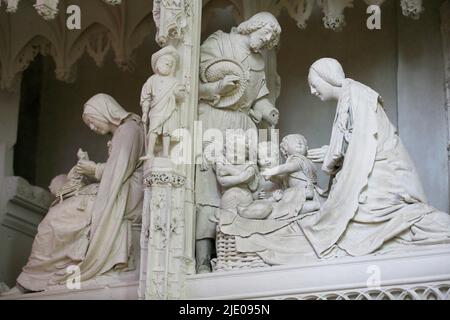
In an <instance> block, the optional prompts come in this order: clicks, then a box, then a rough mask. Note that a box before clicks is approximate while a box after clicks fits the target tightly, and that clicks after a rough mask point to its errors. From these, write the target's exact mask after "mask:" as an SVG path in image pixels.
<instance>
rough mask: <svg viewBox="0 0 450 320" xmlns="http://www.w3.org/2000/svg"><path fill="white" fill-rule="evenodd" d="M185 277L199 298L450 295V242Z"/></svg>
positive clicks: (93, 291) (89, 291) (99, 289)
mask: <svg viewBox="0 0 450 320" xmlns="http://www.w3.org/2000/svg"><path fill="white" fill-rule="evenodd" d="M377 277H378V278H379V279H378V280H379V283H377V281H376V280H377V279H376V278H377ZM186 281H187V282H186V292H187V295H186V297H185V298H187V299H195V300H196V299H205V300H207V299H279V300H294V299H295V300H450V248H447V249H441V250H431V251H425V252H422V253H416V254H408V255H396V256H379V257H366V258H353V259H340V260H335V261H329V262H323V263H315V264H310V265H298V266H287V267H272V268H267V269H258V270H250V271H240V272H224V273H215V274H206V275H196V276H191V277H188V278H187V280H186ZM137 289H138V282H137V281H132V280H129V281H126V280H125V279H122V280H120V281H119V280H114V281H112V282H110V283H109V284H107V285H97V286H95V285H93V286H88V287H84V286H83V287H82V289H81V290H54V291H49V292H46V293H39V294H29V295H22V296H15V297H7V298H8V299H20V300H42V299H46V300H54V299H127V300H136V299H138V296H137V292H138V290H137ZM4 299H5V298H4ZM0 300H1V299H0Z"/></svg>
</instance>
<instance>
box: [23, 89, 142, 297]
mask: <svg viewBox="0 0 450 320" xmlns="http://www.w3.org/2000/svg"><path fill="white" fill-rule="evenodd" d="M83 120H84V122H85V123H86V125H87V126H88V127H89V128H90V129H91V130H92V131H94V132H95V133H97V134H100V135H111V136H112V140H111V143H110V145H109V147H110V150H109V158H108V160H107V162H106V163H104V164H96V163H94V162H91V161H88V160H80V161H79V163H78V164H77V166H76V168H75V170H76V172H77V173H78V174H80V175H83V176H85V177H87V178H88V179H87V180H90V181H94V182H93V183H92V184H90V185H87V186H84V187H82V188H81V189H79V190H77V192H76V193H74V194H72V195H71V196H69V197H67V198H65V199H63V201H62V202H61V201H58V202H56V203H55V205H54V206H52V207H51V208H50V210H49V212H48V214H47V215H46V217H45V218H44V220H43V221H42V222H41V224H40V225H39V228H38V233H37V235H36V238H35V240H34V243H33V247H32V251H31V255H30V257H29V260H28V263H27V265H26V266H25V267H24V268H23V271H22V273H21V274H20V276H19V277H18V279H17V284H18V288H20V289H21V291H22V292H24V291H25V292H37V291H43V290H46V289H47V288H49V287H50V286H52V285H58V284H62V283H64V281H65V279H66V278H68V276H70V274H67V273H66V269H67V267H69V266H78V267H79V270H80V272H81V273H80V274H81V281H86V280H90V279H92V278H94V277H96V276H100V275H102V274H104V273H107V272H108V271H111V270H127V269H130V268H132V267H133V266H132V265H131V264H130V261H131V253H132V250H131V242H130V237H131V234H130V233H131V223H132V222H133V221H135V220H137V219H139V218H140V215H141V213H142V198H143V189H142V170H141V163H140V161H139V158H140V157H141V156H142V155H143V153H144V130H143V127H142V124H141V120H140V118H139V117H138V116H137V115H134V114H132V113H128V112H126V111H125V110H124V109H123V108H122V107H121V106H120V105H119V104H118V103H117V102H116V101H115V100H114V99H113V98H112V97H110V96H108V95H105V94H99V95H96V96H94V97H93V98H92V99H90V100H89V101H88V102H87V103H86V105H85V107H84V112H83ZM18 288H16V289H15V290H16V291H18Z"/></svg>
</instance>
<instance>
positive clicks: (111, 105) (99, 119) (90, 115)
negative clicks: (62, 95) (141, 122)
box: [83, 93, 130, 135]
mask: <svg viewBox="0 0 450 320" xmlns="http://www.w3.org/2000/svg"><path fill="white" fill-rule="evenodd" d="M129 116H130V113H128V112H126V111H125V110H124V109H123V108H122V107H121V106H120V104H119V103H118V102H117V101H116V100H114V98H113V97H111V96H109V95H107V94H103V93H101V94H97V95H95V96H94V97H92V98H91V99H89V101H88V102H86V104H85V105H84V112H83V121H84V123H85V124H86V125H87V126H88V127H89V128H90V129H91V130H92V131H94V132H95V133H97V134H100V135H106V134H112V133H114V131H115V129H117V128H118V127H119V126H120V125H121V124H122V122H123V121H124V120H125V119H126V118H128V117H129Z"/></svg>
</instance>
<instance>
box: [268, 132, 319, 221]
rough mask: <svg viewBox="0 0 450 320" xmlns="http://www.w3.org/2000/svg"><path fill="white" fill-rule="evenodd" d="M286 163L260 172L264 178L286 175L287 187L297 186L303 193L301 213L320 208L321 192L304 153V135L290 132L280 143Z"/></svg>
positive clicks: (312, 165)
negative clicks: (303, 201) (303, 202)
mask: <svg viewBox="0 0 450 320" xmlns="http://www.w3.org/2000/svg"><path fill="white" fill-rule="evenodd" d="M280 149H281V153H282V154H283V156H284V158H285V159H286V163H284V164H283V165H280V166H278V167H274V168H270V169H268V170H265V171H263V172H262V175H263V176H264V177H266V178H272V177H273V176H280V175H282V176H286V178H287V186H288V188H298V189H301V190H303V193H304V194H305V204H304V205H303V207H302V213H309V212H313V211H317V210H319V209H320V195H321V194H322V193H323V192H322V190H321V189H320V188H319V186H318V185H317V173H316V168H315V167H314V163H312V161H311V160H309V159H308V158H307V157H306V155H307V152H308V143H307V141H306V139H305V137H304V136H302V135H299V134H292V135H288V136H286V137H285V138H284V139H283V141H282V142H281V145H280Z"/></svg>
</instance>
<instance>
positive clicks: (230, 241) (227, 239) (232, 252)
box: [212, 227, 269, 272]
mask: <svg viewBox="0 0 450 320" xmlns="http://www.w3.org/2000/svg"><path fill="white" fill-rule="evenodd" d="M216 251H217V258H215V259H213V260H212V267H213V270H214V272H217V271H231V270H242V269H254V268H264V267H268V266H269V265H268V264H266V263H265V262H264V260H263V259H261V258H260V256H258V255H257V254H256V253H252V252H238V251H237V250H236V238H235V236H232V235H228V234H225V233H223V232H222V231H220V227H218V228H217V237H216Z"/></svg>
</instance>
